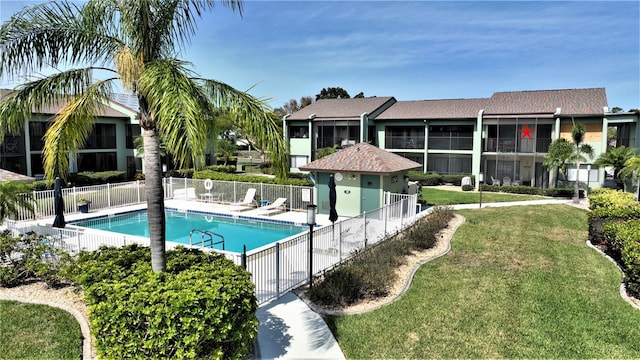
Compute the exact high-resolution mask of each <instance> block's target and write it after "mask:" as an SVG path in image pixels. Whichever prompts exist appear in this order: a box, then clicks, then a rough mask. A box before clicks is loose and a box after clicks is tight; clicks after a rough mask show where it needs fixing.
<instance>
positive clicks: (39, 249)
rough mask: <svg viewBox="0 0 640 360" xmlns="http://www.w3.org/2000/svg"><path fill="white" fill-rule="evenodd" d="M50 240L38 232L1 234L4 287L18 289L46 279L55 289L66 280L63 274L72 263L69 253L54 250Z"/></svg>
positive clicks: (0, 275) (0, 272)
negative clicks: (16, 235)
mask: <svg viewBox="0 0 640 360" xmlns="http://www.w3.org/2000/svg"><path fill="white" fill-rule="evenodd" d="M49 241H50V239H48V238H47V237H45V236H42V235H36V234H35V233H27V234H24V235H21V236H18V237H14V236H12V235H11V233H10V232H9V231H8V230H4V231H3V232H1V233H0V264H2V266H0V285H1V286H7V287H10V286H18V285H22V284H25V283H27V282H29V281H31V280H42V281H44V282H45V283H47V285H49V286H51V287H58V286H61V285H62V284H63V283H64V282H65V281H64V279H63V278H62V277H61V276H60V275H59V271H60V269H61V268H62V267H63V266H66V265H67V264H68V263H69V262H70V257H69V255H67V254H66V253H64V252H62V251H59V250H56V249H54V248H53V247H52V246H51V244H50V243H49Z"/></svg>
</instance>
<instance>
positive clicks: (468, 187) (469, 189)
mask: <svg viewBox="0 0 640 360" xmlns="http://www.w3.org/2000/svg"><path fill="white" fill-rule="evenodd" d="M471 190H473V185H469V184H467V185H462V191H471Z"/></svg>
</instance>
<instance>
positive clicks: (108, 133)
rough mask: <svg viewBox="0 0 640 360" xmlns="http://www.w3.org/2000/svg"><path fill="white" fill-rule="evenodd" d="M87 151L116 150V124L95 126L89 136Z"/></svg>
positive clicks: (86, 145)
mask: <svg viewBox="0 0 640 360" xmlns="http://www.w3.org/2000/svg"><path fill="white" fill-rule="evenodd" d="M84 148H85V149H115V148H116V125H115V124H95V126H94V127H93V131H92V132H91V134H89V137H88V138H87V142H86V144H85V146H84Z"/></svg>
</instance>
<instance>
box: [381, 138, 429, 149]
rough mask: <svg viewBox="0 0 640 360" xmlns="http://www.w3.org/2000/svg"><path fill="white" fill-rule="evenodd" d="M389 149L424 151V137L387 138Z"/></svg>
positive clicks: (386, 143) (386, 145)
mask: <svg viewBox="0 0 640 360" xmlns="http://www.w3.org/2000/svg"><path fill="white" fill-rule="evenodd" d="M385 148H387V149H424V137H417V136H387V137H386V138H385Z"/></svg>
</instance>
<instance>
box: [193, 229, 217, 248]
mask: <svg viewBox="0 0 640 360" xmlns="http://www.w3.org/2000/svg"><path fill="white" fill-rule="evenodd" d="M194 233H196V234H200V241H199V242H196V243H194V242H193V234H194ZM214 237H219V238H220V239H221V240H220V241H217V242H216V241H214V240H213V238H214ZM217 244H222V250H224V236H222V235H220V234H216V233H214V232H212V231H206V230H198V229H193V230H191V232H190V233H189V245H191V246H193V245H200V246H201V247H208V248H210V249H213V246H214V245H217Z"/></svg>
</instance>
